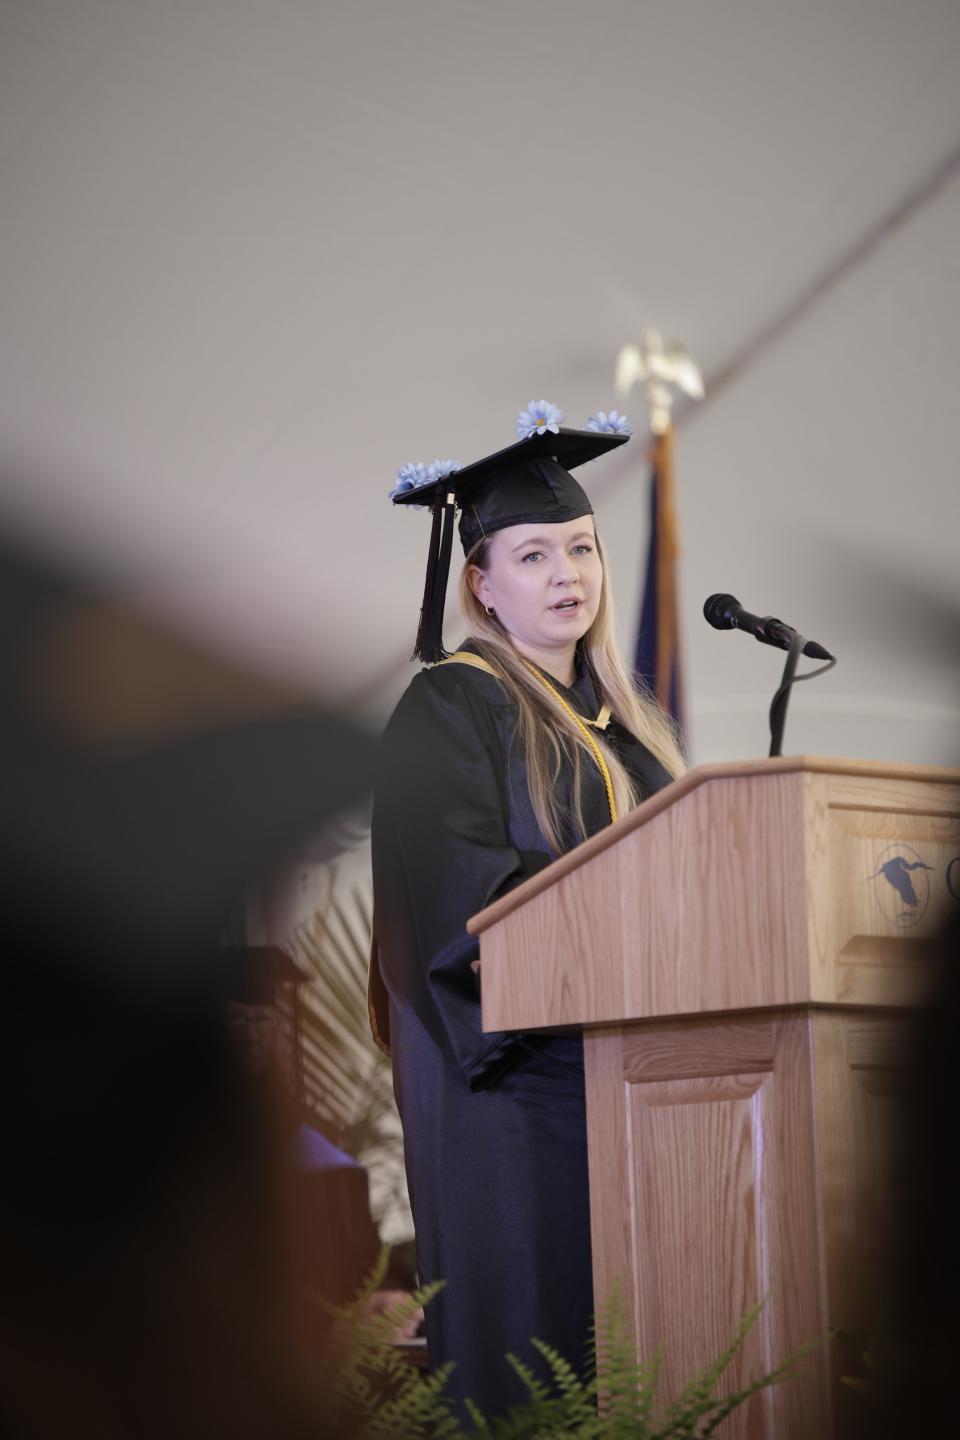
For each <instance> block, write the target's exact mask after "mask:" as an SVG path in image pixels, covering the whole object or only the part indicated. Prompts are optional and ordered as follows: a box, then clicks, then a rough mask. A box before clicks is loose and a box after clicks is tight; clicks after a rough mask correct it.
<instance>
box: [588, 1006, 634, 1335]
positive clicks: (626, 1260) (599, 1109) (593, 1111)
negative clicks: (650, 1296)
mask: <svg viewBox="0 0 960 1440" xmlns="http://www.w3.org/2000/svg"><path fill="white" fill-rule="evenodd" d="M623 1033H624V1032H623V1031H622V1030H620V1029H611V1030H590V1031H588V1032H587V1033H586V1034H585V1035H584V1037H583V1053H584V1066H585V1070H586V1085H587V1154H588V1159H589V1165H590V1226H591V1240H592V1245H593V1291H594V1297H595V1300H596V1305H597V1308H598V1310H599V1309H602V1307H603V1306H604V1305H605V1304H606V1303H607V1301H608V1299H609V1297H610V1296H611V1295H612V1294H613V1293H614V1290H615V1289H617V1288H619V1289H620V1290H621V1292H622V1294H623V1296H624V1299H625V1300H626V1302H627V1306H628V1309H629V1312H630V1316H631V1320H632V1322H633V1325H634V1333H636V1292H635V1286H634V1283H633V1277H634V1276H635V1275H636V1273H637V1265H638V1263H639V1257H638V1256H637V1255H636V1254H635V1253H634V1244H633V1230H632V1226H631V1216H632V1214H633V1212H634V1209H635V1200H634V1197H633V1193H632V1184H631V1171H630V1156H631V1154H632V1153H633V1145H632V1141H631V1138H630V1137H629V1135H628V1130H627V1124H628V1119H627V1106H626V1098H625V1097H626V1086H625V1083H624V1078H623Z"/></svg>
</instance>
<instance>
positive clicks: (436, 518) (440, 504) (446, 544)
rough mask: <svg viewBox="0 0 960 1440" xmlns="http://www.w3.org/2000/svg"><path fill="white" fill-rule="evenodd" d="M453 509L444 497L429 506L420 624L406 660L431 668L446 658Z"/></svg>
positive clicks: (450, 502)
mask: <svg viewBox="0 0 960 1440" xmlns="http://www.w3.org/2000/svg"><path fill="white" fill-rule="evenodd" d="M455 509H456V507H455V505H454V504H453V502H452V501H447V500H446V498H444V499H442V500H437V501H436V503H435V504H434V507H433V528H432V529H431V531H430V550H429V553H428V555H427V576H426V580H425V581H424V585H423V604H422V605H421V607H420V624H419V626H418V628H417V640H416V644H415V645H414V647H413V655H412V656H411V657H410V658H411V659H412V660H423V661H424V663H425V664H427V665H435V664H436V663H437V661H438V660H443V659H445V658H446V655H447V652H446V650H444V648H443V609H444V605H445V603H446V598H447V581H448V579H449V578H450V555H451V552H452V550H453V519H454V511H455Z"/></svg>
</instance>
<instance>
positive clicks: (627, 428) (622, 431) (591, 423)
mask: <svg viewBox="0 0 960 1440" xmlns="http://www.w3.org/2000/svg"><path fill="white" fill-rule="evenodd" d="M587 429H588V430H594V431H596V432H597V434H598V435H632V434H633V421H632V420H628V419H627V417H626V415H621V414H620V412H619V410H611V411H610V414H609V415H608V414H607V413H606V412H605V411H604V410H598V411H597V413H596V415H591V416H590V419H589V420H588V421H587Z"/></svg>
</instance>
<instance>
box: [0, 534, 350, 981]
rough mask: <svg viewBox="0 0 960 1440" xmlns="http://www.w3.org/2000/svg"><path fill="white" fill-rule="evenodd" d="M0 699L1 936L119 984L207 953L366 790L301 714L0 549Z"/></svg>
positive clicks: (332, 719) (252, 681)
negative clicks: (293, 854) (52, 942)
mask: <svg viewBox="0 0 960 1440" xmlns="http://www.w3.org/2000/svg"><path fill="white" fill-rule="evenodd" d="M0 686H2V692H3V693H2V700H3V704H2V717H0V739H2V744H3V751H4V754H5V757H6V772H7V774H6V784H5V796H4V805H3V807H2V810H0V877H2V878H0V894H2V904H3V910H4V911H5V913H6V926H7V932H8V934H9V933H10V929H11V926H12V927H14V928H17V929H19V930H20V931H21V933H22V934H23V935H25V936H29V937H30V940H31V944H32V946H33V947H34V948H35V947H36V945H37V944H38V943H40V941H41V938H42V936H43V935H45V934H46V935H48V936H50V937H51V939H52V937H53V936H54V935H55V934H62V935H63V936H65V937H69V943H70V947H71V949H72V950H73V951H74V952H76V949H77V947H78V946H80V945H83V946H84V948H88V949H90V948H91V947H92V950H91V955H92V952H93V951H95V952H96V957H97V963H99V964H104V965H107V966H109V967H111V968H115V969H116V970H117V971H118V972H119V973H120V974H124V973H129V971H130V970H132V969H136V968H137V967H140V968H141V969H142V968H143V966H144V965H145V963H146V962H151V963H153V964H154V965H157V964H158V963H159V964H160V965H161V968H162V969H164V970H166V971H169V970H170V969H171V968H175V966H176V963H177V960H176V957H177V956H182V955H183V953H184V950H185V947H186V948H188V949H191V950H192V949H194V948H195V947H196V946H198V945H207V944H212V943H213V942H214V941H215V939H216V936H217V932H218V930H219V929H220V927H221V926H222V925H223V924H224V922H225V920H226V918H227V917H228V915H229V914H230V913H231V911H232V910H235V908H236V907H237V906H238V905H239V904H241V903H242V900H243V896H244V892H245V888H246V887H247V886H248V885H249V884H251V883H252V882H254V881H256V880H258V879H262V878H264V876H265V875H269V873H270V871H271V869H272V868H273V867H275V866H276V865H277V864H279V863H280V862H281V861H282V860H283V859H284V858H285V856H287V855H288V854H289V853H290V851H291V849H292V848H293V847H294V846H295V845H296V844H297V843H298V842H299V841H300V840H302V839H303V838H304V837H306V836H308V835H310V834H311V833H313V832H316V830H317V829H318V827H319V825H320V823H321V822H322V821H323V819H324V817H325V816H329V815H331V814H333V813H336V812H338V811H340V810H342V808H343V807H344V806H345V805H346V804H347V803H348V802H350V801H353V800H355V799H356V798H357V797H358V796H359V795H361V794H362V793H363V792H364V791H365V790H366V788H367V787H368V783H369V776H370V772H371V767H372V755H373V748H374V747H373V742H372V740H371V739H370V738H369V737H367V736H365V735H363V734H362V733H360V732H359V731H357V730H356V729H355V728H354V727H353V726H351V725H349V724H347V723H346V722H344V721H343V720H341V719H339V718H338V717H336V716H335V715H331V714H325V713H323V712H322V710H321V709H320V708H319V705H318V703H317V701H316V700H315V698H313V697H310V696H307V695H305V694H303V693H300V692H297V691H295V690H293V689H292V688H287V687H284V686H283V685H281V684H278V683H276V682H274V681H271V680H264V679H261V678H260V677H257V676H253V675H249V674H245V673H244V672H243V671H242V670H240V669H239V668H238V667H235V666H233V665H231V664H230V663H229V662H227V661H225V660H223V659H221V658H220V657H218V656H216V655H215V654H213V653H211V652H205V651H204V650H203V649H202V648H200V647H199V646H197V645H195V644H193V643H192V642H191V641H189V640H188V639H186V638H185V637H183V636H180V635H177V634H175V633H173V632H172V631H169V630H166V629H164V627H163V626H162V625H160V624H158V623H156V622H154V621H152V620H151V619H150V618H149V617H147V616H145V615H141V614H138V613H137V612H136V611H135V610H133V609H132V608H131V607H129V606H126V605H125V604H123V603H122V602H121V601H119V600H116V599H111V598H110V597H109V596H107V595H105V594H104V593H103V592H102V591H98V589H97V588H96V587H94V586H92V585H89V584H87V583H84V582H83V581H78V580H76V579H73V578H70V577H64V576H62V575H60V574H57V573H56V571H55V569H54V568H53V567H52V566H51V565H50V564H49V563H47V562H45V561H44V560H42V559H40V558H38V557H37V556H35V555H29V554H27V553H26V552H25V551H24V550H23V549H17V548H15V547H13V546H11V545H10V544H9V543H4V542H2V541H0ZM18 916H19V917H20V923H19V924H18V923H17V917H18ZM58 943H59V942H58ZM88 958H91V956H88ZM140 978H145V977H144V976H143V975H141V977H140Z"/></svg>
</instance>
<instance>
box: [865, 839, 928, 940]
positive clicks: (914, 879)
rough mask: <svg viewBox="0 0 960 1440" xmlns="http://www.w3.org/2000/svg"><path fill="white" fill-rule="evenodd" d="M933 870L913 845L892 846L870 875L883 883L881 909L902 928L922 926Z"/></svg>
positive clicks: (880, 888) (891, 920)
mask: <svg viewBox="0 0 960 1440" xmlns="http://www.w3.org/2000/svg"><path fill="white" fill-rule="evenodd" d="M932 869H933V866H932V865H928V864H927V862H926V861H925V860H921V859H920V856H919V855H918V854H917V852H916V850H911V848H910V846H909V845H890V846H888V847H887V849H886V850H884V852H883V854H882V855H881V856H880V863H879V865H878V866H877V869H876V870H875V871H874V872H873V874H872V875H870V876H869V877H868V879H869V880H874V881H878V882H879V891H878V899H879V901H880V909H881V910H882V911H883V913H884V915H885V916H886V917H887V919H888V920H889V921H890V922H891V923H892V924H893V925H896V926H897V927H898V928H899V929H901V930H907V929H909V928H910V926H911V925H918V924H919V923H920V921H921V920H922V919H923V917H924V915H925V914H926V912H927V906H928V905H929V904H930V881H929V880H928V879H927V871H928V870H932Z"/></svg>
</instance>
